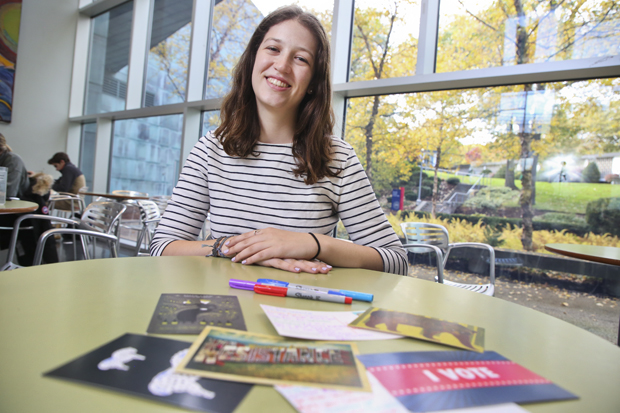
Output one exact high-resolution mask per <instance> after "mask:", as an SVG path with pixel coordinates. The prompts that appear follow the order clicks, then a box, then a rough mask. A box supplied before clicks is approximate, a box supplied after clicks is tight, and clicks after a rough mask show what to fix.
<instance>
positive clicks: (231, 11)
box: [205, 0, 333, 99]
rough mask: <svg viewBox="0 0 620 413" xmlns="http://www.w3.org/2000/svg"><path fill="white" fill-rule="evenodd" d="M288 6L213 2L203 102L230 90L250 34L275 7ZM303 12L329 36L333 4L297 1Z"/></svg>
mask: <svg viewBox="0 0 620 413" xmlns="http://www.w3.org/2000/svg"><path fill="white" fill-rule="evenodd" d="M288 4H291V2H289V1H286V0H270V1H265V0H258V1H253V2H252V1H250V0H223V1H216V2H215V8H214V9H213V23H212V27H211V35H210V40H209V44H210V51H209V67H208V68H207V81H206V88H205V99H212V98H219V97H222V96H224V95H226V93H227V92H228V91H229V90H230V81H231V77H232V71H233V68H234V67H235V65H236V64H237V62H238V61H239V57H241V54H242V53H243V51H244V50H245V47H246V45H247V44H248V41H249V40H250V37H251V36H252V33H254V30H255V29H256V26H258V24H259V23H260V22H261V20H262V19H263V17H265V16H266V15H267V14H269V13H271V12H272V11H273V10H275V9H277V8H278V7H281V6H285V5H288ZM297 4H298V5H299V6H300V7H302V8H303V9H304V10H308V11H310V12H312V13H313V14H315V15H316V16H317V17H318V18H319V19H320V20H321V22H322V23H323V25H324V26H325V29H326V31H327V32H328V33H330V32H331V25H332V23H331V21H332V10H333V1H307V0H305V1H300V2H298V3H297Z"/></svg>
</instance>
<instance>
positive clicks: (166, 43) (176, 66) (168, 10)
mask: <svg viewBox="0 0 620 413" xmlns="http://www.w3.org/2000/svg"><path fill="white" fill-rule="evenodd" d="M153 5H154V10H153V23H152V28H151V40H150V49H149V54H148V63H147V69H146V84H145V92H144V93H145V97H144V106H147V107H148V106H159V105H167V104H171V103H179V102H183V101H185V96H186V88H187V68H188V61H189V46H190V38H191V34H192V23H191V21H192V7H193V1H192V0H155V2H154V3H153Z"/></svg>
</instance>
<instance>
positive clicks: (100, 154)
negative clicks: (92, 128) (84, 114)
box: [92, 117, 113, 192]
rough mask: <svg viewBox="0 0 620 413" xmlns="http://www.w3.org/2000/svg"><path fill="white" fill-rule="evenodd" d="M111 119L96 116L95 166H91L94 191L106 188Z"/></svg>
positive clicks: (108, 168) (102, 190) (110, 148)
mask: <svg viewBox="0 0 620 413" xmlns="http://www.w3.org/2000/svg"><path fill="white" fill-rule="evenodd" d="M112 127H113V121H112V119H110V118H104V117H99V118H97V137H96V144H95V154H96V155H95V167H94V168H93V188H92V190H93V191H95V192H106V191H107V190H108V175H109V171H110V163H111V162H112V159H111V157H110V154H111V151H112V129H113V128H112Z"/></svg>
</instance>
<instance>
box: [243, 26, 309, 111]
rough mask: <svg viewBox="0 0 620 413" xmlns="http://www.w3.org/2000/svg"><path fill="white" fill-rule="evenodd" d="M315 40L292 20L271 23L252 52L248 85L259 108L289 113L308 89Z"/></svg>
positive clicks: (259, 109) (294, 109)
mask: <svg viewBox="0 0 620 413" xmlns="http://www.w3.org/2000/svg"><path fill="white" fill-rule="evenodd" d="M316 53H317V42H316V40H315V38H314V36H313V35H312V33H311V32H310V31H309V30H308V29H306V28H305V27H304V26H302V25H301V24H299V23H298V22H297V21H295V20H287V21H284V22H282V23H279V24H277V25H275V26H273V27H272V28H271V29H269V31H268V32H267V34H266V35H265V38H264V39H263V42H262V43H261V45H260V46H259V48H258V51H257V53H256V61H255V62H254V70H253V71H252V88H253V89H254V94H255V95H256V103H257V105H258V111H259V115H260V113H261V111H263V110H267V111H277V113H279V114H282V115H285V114H293V113H296V112H297V108H298V107H299V104H300V103H301V101H302V100H303V98H304V96H305V95H306V93H307V92H308V86H309V85H310V81H311V80H312V75H313V73H314V64H315V58H316Z"/></svg>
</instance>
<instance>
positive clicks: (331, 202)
mask: <svg viewBox="0 0 620 413" xmlns="http://www.w3.org/2000/svg"><path fill="white" fill-rule="evenodd" d="M329 59H330V50H329V41H328V39H327V35H326V33H325V30H324V29H323V27H322V26H321V23H320V22H319V21H318V19H317V18H316V17H315V16H313V15H311V14H309V13H306V12H304V11H302V9H301V8H299V7H297V6H290V7H284V8H280V9H278V10H276V11H274V12H273V13H271V14H270V15H269V16H267V17H266V18H265V19H264V20H263V21H262V22H261V23H260V24H259V26H258V28H257V29H256V31H255V32H254V34H253V35H252V38H251V39H250V42H249V44H248V47H247V48H246V50H245V52H244V53H243V55H242V56H241V59H240V61H239V63H238V64H237V66H236V68H235V70H234V73H233V85H232V90H231V92H230V93H229V94H228V95H227V97H226V98H225V99H224V102H223V104H222V109H221V118H222V123H221V125H220V126H219V127H218V128H217V129H216V130H215V131H212V132H209V133H208V134H207V135H205V136H203V137H202V138H200V140H199V141H198V143H197V144H196V145H195V146H194V148H193V149H192V150H191V152H190V155H189V157H188V158H187V160H186V161H185V165H184V166H183V170H182V172H181V176H180V177H179V181H178V183H177V185H176V187H175V188H174V190H173V193H172V199H171V200H170V204H169V205H168V208H167V209H166V211H165V212H164V215H163V217H162V219H161V221H160V223H159V225H158V227H157V232H156V234H155V236H154V238H153V241H152V242H151V255H202V256H205V255H206V256H211V255H214V256H223V257H228V258H231V260H232V261H233V262H234V263H239V264H243V265H250V264H256V265H262V266H268V267H274V268H278V269H281V270H285V271H291V272H294V273H299V272H307V273H314V274H316V273H323V274H325V273H328V272H329V271H330V269H331V268H332V266H337V267H348V268H364V269H369V270H376V271H384V272H390V273H394V274H401V275H406V274H407V254H406V253H405V250H404V248H403V246H402V244H401V242H400V240H399V239H398V236H397V235H396V233H395V232H394V230H393V229H392V227H391V225H390V223H389V222H388V221H387V218H386V216H385V213H384V212H383V210H382V209H381V206H380V205H379V202H378V201H377V198H376V196H375V193H374V191H373V189H372V186H371V185H370V182H369V180H368V177H367V176H366V173H365V172H364V169H363V167H362V165H361V163H360V161H359V159H358V158H357V156H356V155H355V152H354V150H353V148H352V147H351V145H349V144H348V143H347V142H345V141H343V140H341V139H339V138H337V137H335V136H333V130H334V114H333V111H332V106H331V98H332V96H331V84H330V69H329V67H330V63H329ZM208 213H210V214H211V219H210V221H209V223H210V230H211V236H212V237H213V238H216V240H207V241H197V240H196V239H197V236H198V234H199V232H200V230H201V228H202V224H203V222H204V221H205V219H206V217H207V214H208ZM339 220H341V221H342V223H343V224H344V226H345V228H346V230H347V232H348V233H349V236H350V238H351V241H353V242H347V241H345V240H341V239H337V238H334V237H333V236H332V234H333V232H334V228H335V227H336V225H337V223H338V221H339Z"/></svg>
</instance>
